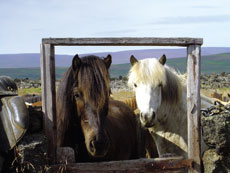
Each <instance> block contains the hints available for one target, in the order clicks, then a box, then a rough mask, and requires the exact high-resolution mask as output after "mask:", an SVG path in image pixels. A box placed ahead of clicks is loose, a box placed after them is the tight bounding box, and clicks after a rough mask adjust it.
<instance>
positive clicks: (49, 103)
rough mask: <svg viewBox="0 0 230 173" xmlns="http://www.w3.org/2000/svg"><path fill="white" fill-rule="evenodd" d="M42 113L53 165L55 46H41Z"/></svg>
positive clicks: (54, 151)
mask: <svg viewBox="0 0 230 173" xmlns="http://www.w3.org/2000/svg"><path fill="white" fill-rule="evenodd" d="M41 52H42V53H41V63H42V64H41V79H42V82H41V83H42V102H43V103H42V111H43V115H44V127H45V134H46V136H47V138H48V151H49V152H48V156H49V158H50V159H51V160H50V162H51V163H55V161H56V148H57V147H56V144H57V142H56V141H57V140H56V136H57V135H56V91H55V60H54V46H52V45H50V44H42V45H41Z"/></svg>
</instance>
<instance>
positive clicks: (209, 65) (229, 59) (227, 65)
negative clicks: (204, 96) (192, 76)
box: [0, 53, 230, 79]
mask: <svg viewBox="0 0 230 173" xmlns="http://www.w3.org/2000/svg"><path fill="white" fill-rule="evenodd" d="M186 61H187V59H186V58H173V59H168V60H167V62H166V64H168V65H169V66H172V67H174V68H175V69H176V70H178V71H180V72H181V73H184V72H186ZM129 69H130V64H129V63H127V64H115V65H113V64H112V66H111V67H110V77H119V76H127V74H128V71H129ZM66 70H67V67H57V68H56V79H60V78H61V76H62V75H63V73H64V72H65V71H66ZM214 72H215V73H221V72H230V53H225V54H217V55H210V56H203V57H202V58H201V73H205V74H211V73H214ZM1 75H7V76H10V77H12V78H13V79H15V78H29V79H40V69H39V68H0V76H1Z"/></svg>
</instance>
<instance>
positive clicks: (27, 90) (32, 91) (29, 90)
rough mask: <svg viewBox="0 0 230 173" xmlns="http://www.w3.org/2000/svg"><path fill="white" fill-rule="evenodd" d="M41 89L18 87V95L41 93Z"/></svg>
mask: <svg viewBox="0 0 230 173" xmlns="http://www.w3.org/2000/svg"><path fill="white" fill-rule="evenodd" d="M41 93H42V89H41V88H23V89H21V88H20V89H18V95H26V94H37V95H41Z"/></svg>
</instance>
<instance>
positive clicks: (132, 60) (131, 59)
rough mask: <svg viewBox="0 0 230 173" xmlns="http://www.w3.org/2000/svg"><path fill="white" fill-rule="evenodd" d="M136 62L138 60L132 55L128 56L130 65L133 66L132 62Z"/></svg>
mask: <svg viewBox="0 0 230 173" xmlns="http://www.w3.org/2000/svg"><path fill="white" fill-rule="evenodd" d="M137 62H138V60H137V59H136V58H135V57H134V56H133V55H132V56H131V57H130V63H131V65H132V66H133V65H134V64H136V63H137Z"/></svg>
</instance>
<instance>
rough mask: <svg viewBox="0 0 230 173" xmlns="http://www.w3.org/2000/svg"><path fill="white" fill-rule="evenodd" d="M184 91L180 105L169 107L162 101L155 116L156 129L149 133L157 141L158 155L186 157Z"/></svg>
mask: <svg viewBox="0 0 230 173" xmlns="http://www.w3.org/2000/svg"><path fill="white" fill-rule="evenodd" d="M186 95H187V94H186V90H183V93H182V95H181V96H182V98H181V99H180V100H181V101H180V103H177V104H174V105H171V104H170V103H167V101H163V103H162V105H161V107H160V109H159V111H158V112H157V114H158V115H159V117H162V118H161V119H158V123H157V124H156V127H154V128H152V129H151V130H150V131H152V133H154V135H153V136H154V138H155V139H156V141H157V143H158V144H157V145H158V146H157V147H158V151H159V154H165V153H179V154H181V155H186V152H187V104H186Z"/></svg>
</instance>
